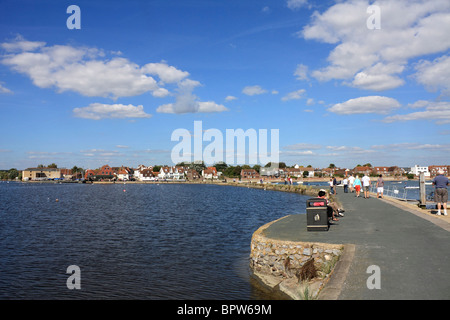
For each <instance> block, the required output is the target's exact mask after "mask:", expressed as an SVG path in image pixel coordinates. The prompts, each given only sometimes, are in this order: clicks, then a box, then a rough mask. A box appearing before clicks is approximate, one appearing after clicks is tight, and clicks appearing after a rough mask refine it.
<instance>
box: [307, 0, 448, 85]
mask: <svg viewBox="0 0 450 320" xmlns="http://www.w3.org/2000/svg"><path fill="white" fill-rule="evenodd" d="M370 4H371V3H369V1H340V2H338V3H337V4H335V5H333V6H331V7H330V8H328V9H327V10H326V11H325V12H323V13H319V12H317V11H316V12H315V13H314V14H313V15H312V22H311V23H310V24H308V25H307V26H306V27H304V28H303V30H302V31H300V32H299V33H298V35H300V36H302V37H303V38H305V39H308V40H317V41H320V42H325V43H329V44H334V45H336V46H335V47H334V49H333V50H332V51H331V52H330V54H329V56H328V59H327V60H328V63H329V64H328V65H327V66H325V67H324V68H321V69H318V70H314V71H313V72H312V73H311V74H312V76H314V77H315V78H316V79H318V80H320V81H329V80H332V79H340V80H344V81H345V82H344V83H346V84H349V85H352V86H355V87H359V88H362V89H369V90H374V91H381V90H387V89H393V88H396V87H399V86H401V85H403V84H404V81H403V80H402V79H401V78H400V77H399V76H400V75H401V73H402V72H403V70H404V69H405V67H406V66H407V65H408V61H409V60H411V59H413V58H417V57H420V56H423V55H427V54H436V53H440V52H445V51H446V50H448V49H449V48H450V37H449V36H448V30H450V2H449V1H446V0H414V1H409V0H408V1H407V0H398V1H384V0H380V1H377V2H375V3H373V4H375V5H377V6H379V8H380V20H381V29H378V30H377V29H375V30H370V29H369V28H367V24H366V22H367V21H366V20H367V19H368V18H369V17H370V14H368V13H367V11H366V10H367V8H368V7H369V5H370ZM399 17H401V18H399ZM349 80H351V81H349ZM427 83H428V82H427ZM447 83H448V81H447Z"/></svg>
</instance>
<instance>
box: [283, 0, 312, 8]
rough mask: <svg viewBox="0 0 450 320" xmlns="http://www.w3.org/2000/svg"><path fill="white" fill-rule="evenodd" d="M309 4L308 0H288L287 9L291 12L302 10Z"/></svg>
mask: <svg viewBox="0 0 450 320" xmlns="http://www.w3.org/2000/svg"><path fill="white" fill-rule="evenodd" d="M307 4H308V0H287V7H288V8H289V9H291V10H296V9H300V8H302V7H304V6H306V5H307Z"/></svg>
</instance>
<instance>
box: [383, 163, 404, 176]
mask: <svg viewBox="0 0 450 320" xmlns="http://www.w3.org/2000/svg"><path fill="white" fill-rule="evenodd" d="M404 173H405V170H403V169H402V168H399V167H397V166H392V167H389V169H388V174H387V175H389V176H391V177H395V176H401V175H403V174H404Z"/></svg>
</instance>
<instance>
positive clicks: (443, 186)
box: [433, 170, 449, 216]
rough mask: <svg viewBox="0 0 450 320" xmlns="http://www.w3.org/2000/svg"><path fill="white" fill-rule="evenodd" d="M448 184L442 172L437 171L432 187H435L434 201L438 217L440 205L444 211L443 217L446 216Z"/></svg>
mask: <svg viewBox="0 0 450 320" xmlns="http://www.w3.org/2000/svg"><path fill="white" fill-rule="evenodd" d="M448 184H449V182H448V178H447V177H446V176H444V171H443V170H439V171H438V175H437V176H436V177H435V178H434V179H433V185H434V187H435V191H434V201H436V203H437V209H438V212H437V215H438V216H440V215H441V204H442V207H443V209H444V216H446V215H447V201H448V190H447V186H448Z"/></svg>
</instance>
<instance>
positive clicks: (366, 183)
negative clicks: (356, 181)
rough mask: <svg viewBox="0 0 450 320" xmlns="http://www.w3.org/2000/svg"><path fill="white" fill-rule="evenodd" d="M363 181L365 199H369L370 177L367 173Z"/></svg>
mask: <svg viewBox="0 0 450 320" xmlns="http://www.w3.org/2000/svg"><path fill="white" fill-rule="evenodd" d="M362 183H363V188H364V199H369V189H370V178H369V176H368V175H367V173H366V174H364V177H362Z"/></svg>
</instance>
